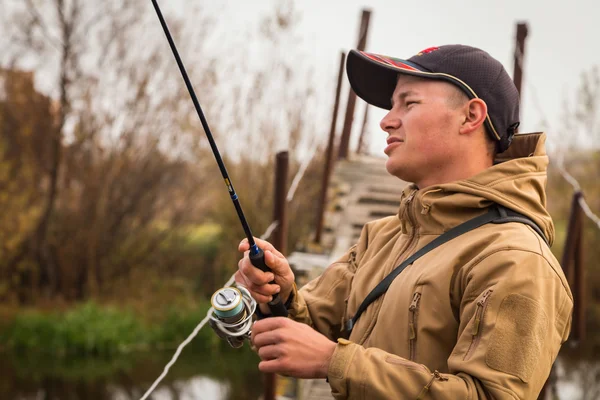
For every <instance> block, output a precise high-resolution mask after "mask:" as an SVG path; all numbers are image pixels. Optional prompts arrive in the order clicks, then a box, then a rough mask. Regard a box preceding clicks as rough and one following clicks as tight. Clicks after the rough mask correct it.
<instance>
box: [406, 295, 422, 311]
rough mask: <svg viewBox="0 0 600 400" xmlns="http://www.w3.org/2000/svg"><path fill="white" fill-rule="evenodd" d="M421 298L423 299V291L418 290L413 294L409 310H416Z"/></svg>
mask: <svg viewBox="0 0 600 400" xmlns="http://www.w3.org/2000/svg"><path fill="white" fill-rule="evenodd" d="M420 299H421V293H419V292H416V293H415V294H413V298H412V301H411V303H410V306H409V307H408V309H409V311H415V310H416V309H417V306H418V305H419V300H420Z"/></svg>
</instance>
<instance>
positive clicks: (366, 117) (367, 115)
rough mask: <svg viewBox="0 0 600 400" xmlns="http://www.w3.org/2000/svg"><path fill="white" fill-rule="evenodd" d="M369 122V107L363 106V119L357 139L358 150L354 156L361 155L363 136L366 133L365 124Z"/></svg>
mask: <svg viewBox="0 0 600 400" xmlns="http://www.w3.org/2000/svg"><path fill="white" fill-rule="evenodd" d="M368 121H369V105H368V104H365V116H364V117H363V123H362V127H361V128H360V137H359V138H358V148H357V149H356V154H361V153H362V152H363V147H364V145H365V143H364V142H365V134H366V131H367V122H368Z"/></svg>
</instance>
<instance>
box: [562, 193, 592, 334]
mask: <svg viewBox="0 0 600 400" xmlns="http://www.w3.org/2000/svg"><path fill="white" fill-rule="evenodd" d="M582 197H583V193H582V192H581V191H577V192H575V194H574V195H573V201H572V203H571V214H570V216H569V225H568V227H567V238H566V240H565V248H564V250H563V257H562V268H563V270H564V273H565V276H566V278H567V281H568V282H569V286H570V287H571V291H572V292H573V322H572V325H571V336H570V339H571V340H575V341H578V342H581V341H583V340H584V339H585V310H586V301H585V300H586V296H585V276H584V275H585V271H584V263H583V210H582V209H581V205H580V204H579V199H581V198H582Z"/></svg>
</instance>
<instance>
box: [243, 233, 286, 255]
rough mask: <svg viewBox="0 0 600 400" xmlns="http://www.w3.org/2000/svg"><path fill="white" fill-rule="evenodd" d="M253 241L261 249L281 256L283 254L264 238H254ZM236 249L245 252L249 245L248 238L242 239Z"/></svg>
mask: <svg viewBox="0 0 600 400" xmlns="http://www.w3.org/2000/svg"><path fill="white" fill-rule="evenodd" d="M254 242H255V243H256V245H257V246H258V247H260V248H261V249H262V250H263V251H267V250H269V251H271V252H273V253H275V254H276V255H277V256H278V257H283V254H281V253H280V252H279V251H278V250H277V249H276V248H275V247H273V245H272V244H271V243H269V242H267V241H266V240H262V239H259V238H256V237H255V238H254ZM238 250H239V251H240V252H245V251H247V250H250V245H249V244H248V239H243V240H242V241H241V242H240V244H239V246H238Z"/></svg>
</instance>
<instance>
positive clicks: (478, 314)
mask: <svg viewBox="0 0 600 400" xmlns="http://www.w3.org/2000/svg"><path fill="white" fill-rule="evenodd" d="M492 292H493V290H492V289H488V290H486V291H485V292H483V295H482V296H481V298H480V299H479V300H477V311H475V321H474V323H473V330H472V331H471V334H472V335H473V336H476V335H477V334H478V333H479V325H480V324H481V319H482V317H483V308H484V306H485V303H487V301H488V299H489V298H490V295H491V294H492Z"/></svg>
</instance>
